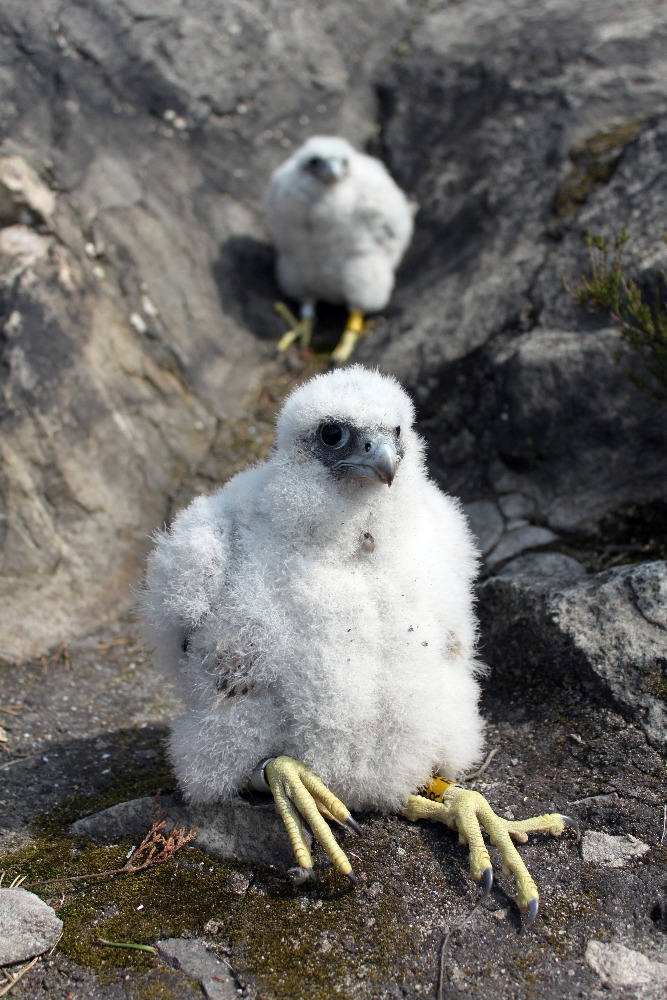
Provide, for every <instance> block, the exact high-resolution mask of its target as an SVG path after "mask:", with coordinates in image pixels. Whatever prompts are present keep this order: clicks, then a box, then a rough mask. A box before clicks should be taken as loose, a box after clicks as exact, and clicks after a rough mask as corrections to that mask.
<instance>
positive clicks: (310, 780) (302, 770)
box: [264, 756, 359, 882]
mask: <svg viewBox="0 0 667 1000" xmlns="http://www.w3.org/2000/svg"><path fill="white" fill-rule="evenodd" d="M264 773H265V775H266V780H267V781H268V783H269V787H270V788H271V791H272V792H273V797H274V799H275V803H276V808H277V809H278V812H279V813H280V815H281V817H282V820H283V823H284V824H285V829H286V830H287V835H288V836H289V839H290V843H291V845H292V850H293V851H294V856H295V858H296V861H297V865H298V874H297V881H302V880H304V879H307V878H314V874H313V860H312V856H311V854H310V851H309V850H308V846H307V844H306V842H305V840H304V837H303V831H302V828H301V822H302V819H303V820H305V821H306V822H307V823H308V826H309V827H310V829H311V830H312V833H313V836H314V837H315V839H316V840H317V841H318V842H319V843H320V844H321V845H322V847H323V848H324V850H325V851H326V853H327V855H328V857H329V859H330V861H331V863H332V864H333V866H334V867H335V868H336V869H337V870H338V871H339V872H340V873H341V874H342V875H346V876H347V877H348V878H349V879H350V881H351V882H356V881H357V880H356V878H355V875H354V873H353V871H352V865H351V864H350V862H349V860H348V858H347V856H346V854H345V852H344V851H343V849H342V848H341V846H340V844H339V843H338V841H337V840H336V838H335V837H334V835H333V833H332V832H331V830H330V828H329V826H328V825H327V823H326V822H325V820H324V819H323V818H322V812H324V813H325V814H327V813H328V814H329V815H330V816H331V817H332V818H333V819H336V820H338V822H339V823H342V824H343V825H344V826H346V827H348V828H350V829H353V830H355V831H356V832H359V828H358V827H357V824H356V823H355V822H354V820H353V819H352V817H351V816H350V811H349V809H348V808H347V806H345V805H344V804H343V803H342V802H341V801H340V799H338V798H336V796H335V795H334V794H333V792H332V791H330V789H328V788H327V786H326V785H325V784H324V782H323V781H322V780H321V779H320V778H318V776H317V775H316V774H314V773H313V771H310V770H309V769H308V768H307V767H306V765H305V764H303V763H302V762H301V761H300V760H295V759H294V758H293V757H286V756H283V757H274V758H273V760H270V761H268V763H267V764H266V765H265V766H264Z"/></svg>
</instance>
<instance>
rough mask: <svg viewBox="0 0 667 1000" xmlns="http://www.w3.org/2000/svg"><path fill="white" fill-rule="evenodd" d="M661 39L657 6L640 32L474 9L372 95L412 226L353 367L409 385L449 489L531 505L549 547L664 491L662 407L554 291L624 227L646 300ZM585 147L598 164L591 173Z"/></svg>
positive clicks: (590, 14) (606, 340)
mask: <svg viewBox="0 0 667 1000" xmlns="http://www.w3.org/2000/svg"><path fill="white" fill-rule="evenodd" d="M666 42H667V13H666V12H665V8H664V5H663V4H661V3H659V2H649V3H647V4H644V5H643V6H642V18H641V21H638V20H636V19H635V18H634V16H633V14H632V12H631V9H630V7H629V6H628V4H627V3H625V2H623V0H612V2H605V0H594V2H592V3H587V4H585V5H581V4H578V3H576V2H575V0H554V2H550V3H548V4H542V5H541V6H540V11H539V14H538V13H537V12H536V9H535V5H534V4H532V3H531V2H530V0H519V2H516V3H512V4H511V5H509V6H508V4H506V3H501V2H498V3H495V2H492V3H487V2H484V0H470V2H467V3H465V4H463V5H461V4H449V5H446V6H445V8H444V9H442V10H438V11H436V12H435V13H433V14H431V15H430V16H428V17H426V18H425V19H424V21H423V22H421V23H420V24H419V25H418V26H417V27H416V28H415V30H414V31H413V32H412V34H411V37H410V48H409V51H408V52H407V54H406V55H404V56H402V57H401V58H399V59H397V60H396V61H395V62H394V64H393V65H392V67H391V68H390V70H389V71H388V72H387V74H386V75H385V78H384V80H383V82H382V86H381V97H382V99H383V108H384V112H385V117H384V120H383V137H384V141H385V148H386V149H387V151H388V153H389V155H390V158H391V164H392V167H393V168H394V170H395V172H396V174H397V177H398V180H399V182H401V183H402V184H403V186H405V187H406V188H407V189H408V190H411V191H414V193H415V195H416V197H417V199H418V201H419V203H420V213H419V216H418V220H417V221H418V226H417V235H416V238H415V243H414V246H413V251H412V254H411V256H410V258H409V260H408V262H407V265H406V268H405V271H404V275H403V281H402V282H401V283H399V288H398V292H397V297H396V300H395V308H396V310H397V311H398V310H400V311H401V315H400V316H399V317H398V318H397V319H396V320H395V321H394V322H393V323H390V324H388V326H387V327H386V328H385V329H384V331H379V333H378V335H377V336H376V339H375V340H374V339H373V338H371V339H370V340H369V341H368V342H367V344H365V345H364V346H363V347H362V348H361V351H360V356H361V357H366V358H368V359H369V360H374V361H378V360H379V361H380V363H381V364H382V365H384V366H387V367H389V368H390V369H391V370H392V371H394V372H395V373H396V374H397V375H399V376H400V377H402V378H403V379H404V380H405V381H407V382H408V384H409V385H410V386H411V387H412V388H413V389H414V391H415V393H416V396H417V398H418V400H419V402H420V404H421V411H420V412H421V414H422V427H423V430H424V432H425V433H426V435H427V437H428V438H429V442H430V449H431V450H430V462H431V466H432V469H433V471H434V473H435V475H436V477H437V478H438V479H439V480H441V481H442V482H443V483H444V484H445V485H446V487H447V488H448V489H449V490H451V491H452V492H454V493H455V494H457V495H460V496H462V497H463V498H464V499H465V500H466V501H467V502H470V501H481V500H486V501H493V502H496V503H497V502H498V500H499V498H500V496H501V495H502V494H505V493H509V494H512V493H519V494H522V495H524V496H527V497H530V498H531V500H532V501H533V511H532V512H530V513H528V514H526V515H523V516H527V517H528V519H529V521H530V522H531V524H532V525H533V526H534V527H539V528H548V529H549V530H552V531H554V532H556V533H557V534H559V535H560V534H561V533H562V532H564V531H565V532H571V531H586V532H589V531H591V530H593V528H594V527H595V525H596V524H597V523H598V522H599V520H600V519H601V518H602V517H603V516H604V515H605V514H607V513H608V512H609V511H614V510H616V509H618V508H620V507H622V506H623V505H627V504H630V503H635V502H637V501H644V502H645V501H647V500H653V499H658V498H663V497H664V482H665V479H666V475H667V467H666V462H667V447H666V445H667V409H666V408H665V407H664V406H663V407H657V406H656V404H655V400H654V399H653V398H651V396H650V395H649V394H647V393H644V394H642V392H641V391H639V390H638V389H637V388H636V387H635V386H634V385H633V383H632V382H631V381H630V378H629V372H630V371H631V370H632V369H637V368H638V367H639V368H640V369H641V362H640V360H639V359H638V357H637V356H636V355H634V354H633V353H631V352H630V351H629V350H628V349H627V348H626V347H625V346H624V345H623V344H622V343H621V340H620V337H619V334H618V332H617V331H616V330H610V329H608V328H607V327H608V325H609V323H608V319H607V318H606V317H592V316H588V315H586V314H585V313H583V312H582V311H581V310H579V309H578V308H577V307H576V306H575V304H574V301H573V299H572V296H571V295H570V293H569V292H568V291H567V290H566V289H565V288H564V286H563V280H562V279H563V277H565V278H566V279H567V280H568V281H569V283H570V285H572V284H575V283H576V282H577V280H578V278H579V276H580V274H581V273H582V272H583V271H585V270H587V269H588V268H589V261H588V251H587V249H586V247H585V245H584V234H585V233H586V231H587V230H590V231H592V232H604V233H606V234H608V235H613V234H615V233H617V232H620V230H621V228H622V227H624V226H625V227H626V228H627V229H628V231H629V232H630V234H631V243H630V248H629V250H628V254H627V262H628V270H629V273H630V274H633V275H634V276H635V277H636V278H637V279H638V280H639V281H640V283H641V284H642V287H644V288H646V289H647V290H649V289H650V288H651V287H652V284H651V283H652V282H653V285H654V284H655V280H656V276H657V274H658V272H659V271H660V269H661V268H662V269H664V267H665V262H666V261H667V248H665V246H664V244H663V243H662V240H661V234H662V230H663V228H664V227H663V223H662V219H663V218H664V211H665V204H666V202H667V181H666V179H665V174H664V170H663V166H662V164H663V163H664V155H665V142H666V136H667V121H666V119H665V115H666V113H667V95H666V93H665V89H664V85H663V82H662V81H663V74H664V69H665V57H664V53H665V44H666ZM425 135H428V144H429V146H428V155H427V156H425V155H424V149H423V139H422V137H423V136H425ZM595 141H597V144H598V146H600V147H601V148H602V150H603V153H602V154H600V155H601V156H602V160H603V161H604V162H603V167H600V168H599V169H598V168H597V167H596V165H595V164H591V163H590V157H589V160H587V161H584V162H585V163H588V173H586V170H585V169H584V167H582V166H581V163H582V156H581V152H580V151H581V149H582V148H586V143H587V142H593V144H594V145H595ZM596 162H597V161H596ZM582 172H583V173H582ZM649 295H652V293H651V292H649Z"/></svg>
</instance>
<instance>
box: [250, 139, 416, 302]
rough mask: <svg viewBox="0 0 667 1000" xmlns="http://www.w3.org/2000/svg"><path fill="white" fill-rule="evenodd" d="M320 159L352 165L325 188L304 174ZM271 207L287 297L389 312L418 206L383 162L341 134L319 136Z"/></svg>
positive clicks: (281, 174) (280, 179)
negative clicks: (305, 167) (396, 274)
mask: <svg viewBox="0 0 667 1000" xmlns="http://www.w3.org/2000/svg"><path fill="white" fill-rule="evenodd" d="M314 155H317V156H320V157H322V158H337V159H338V160H345V162H346V163H347V164H348V168H347V169H348V172H347V173H346V175H345V176H344V177H342V178H341V179H340V180H338V181H336V182H335V183H332V184H328V185H325V184H322V183H321V182H320V181H319V180H318V179H317V178H316V177H313V176H312V174H310V173H308V172H307V171H304V170H303V164H304V163H306V162H307V161H308V159H309V158H311V157H312V156H314ZM266 204H267V208H268V224H269V229H270V230H271V234H272V236H273V241H274V243H275V246H276V251H277V279H278V283H279V285H280V287H281V288H282V290H283V291H284V292H285V294H286V295H289V296H291V297H293V298H295V299H298V301H299V302H312V303H314V302H316V301H318V300H324V301H325V302H331V303H334V304H345V305H347V306H348V308H349V309H360V310H362V311H363V312H378V311H379V310H380V309H384V308H385V306H386V305H387V303H388V301H389V298H390V296H391V293H392V290H393V287H394V272H395V270H396V268H397V267H398V264H399V262H400V260H401V258H402V257H403V254H404V253H405V250H406V248H407V246H408V244H409V243H410V239H411V238H412V230H413V212H414V207H413V206H411V205H410V203H409V202H408V200H407V198H406V197H405V195H404V194H403V192H402V191H401V189H400V188H399V187H398V185H397V184H396V183H395V182H394V181H393V180H392V178H391V177H390V175H389V173H388V172H387V170H386V168H385V166H384V164H383V163H381V161H380V160H377V159H375V158H374V157H372V156H367V155H366V154H365V153H359V152H357V150H355V149H354V148H353V147H352V146H351V145H350V144H349V143H348V142H346V141H345V140H344V139H340V138H338V137H336V136H313V137H312V138H311V139H309V140H308V141H307V142H306V143H304V145H303V146H301V147H300V148H299V149H298V150H297V151H296V152H295V153H294V154H293V155H292V156H291V157H290V158H289V159H288V160H286V161H285V163H283V164H282V166H280V167H278V169H277V170H276V171H275V172H274V174H273V176H272V178H271V182H270V184H269V188H268V191H267V194H266Z"/></svg>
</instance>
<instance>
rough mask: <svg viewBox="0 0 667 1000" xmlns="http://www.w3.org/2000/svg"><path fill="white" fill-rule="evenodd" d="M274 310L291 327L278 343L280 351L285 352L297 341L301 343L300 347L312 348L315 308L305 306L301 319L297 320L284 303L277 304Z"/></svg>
mask: <svg viewBox="0 0 667 1000" xmlns="http://www.w3.org/2000/svg"><path fill="white" fill-rule="evenodd" d="M274 308H275V310H276V312H277V313H278V315H279V316H282V318H283V319H284V320H285V322H286V323H287V324H288V326H289V330H287V332H286V333H284V334H283V335H282V337H281V338H280V340H279V341H278V350H279V351H280V352H284V351H286V350H287V349H288V348H289V347H291V346H292V344H294V343H295V342H296V341H299V344H300V346H301V347H303V348H306V347H310V339H311V337H312V335H313V328H314V326H315V312H314V310H313V308H312V307H311V306H303V307H302V310H301V318H300V319H297V318H296V316H295V315H294V313H293V312H292V310H291V309H289V308H288V306H286V305H285V303H284V302H276V304H275V307H274Z"/></svg>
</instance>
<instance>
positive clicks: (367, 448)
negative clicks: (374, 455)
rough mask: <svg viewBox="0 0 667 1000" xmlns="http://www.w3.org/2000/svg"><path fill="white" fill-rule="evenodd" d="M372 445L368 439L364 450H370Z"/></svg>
mask: <svg viewBox="0 0 667 1000" xmlns="http://www.w3.org/2000/svg"><path fill="white" fill-rule="evenodd" d="M371 447H372V445H371V443H370V441H367V442H366V444H365V445H364V451H370V450H371Z"/></svg>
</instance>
